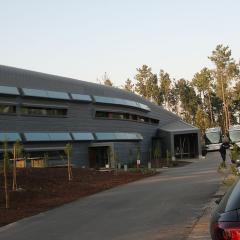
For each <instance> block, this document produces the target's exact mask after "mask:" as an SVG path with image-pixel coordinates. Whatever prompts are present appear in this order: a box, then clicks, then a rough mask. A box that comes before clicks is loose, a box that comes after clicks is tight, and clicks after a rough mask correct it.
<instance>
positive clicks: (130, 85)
mask: <svg viewBox="0 0 240 240" xmlns="http://www.w3.org/2000/svg"><path fill="white" fill-rule="evenodd" d="M123 88H124V89H125V90H126V91H129V92H134V84H133V82H132V80H131V79H130V78H128V79H127V80H126V81H125V84H124V86H123Z"/></svg>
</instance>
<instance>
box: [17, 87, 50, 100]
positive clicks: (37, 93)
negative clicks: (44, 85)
mask: <svg viewBox="0 0 240 240" xmlns="http://www.w3.org/2000/svg"><path fill="white" fill-rule="evenodd" d="M22 91H23V94H24V96H29V97H44V98H48V95H47V91H45V90H37V89H30V88H22Z"/></svg>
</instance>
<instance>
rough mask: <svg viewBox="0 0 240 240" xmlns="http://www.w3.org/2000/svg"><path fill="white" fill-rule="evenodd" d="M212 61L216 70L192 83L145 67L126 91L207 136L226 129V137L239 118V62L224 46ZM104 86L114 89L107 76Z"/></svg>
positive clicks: (202, 73)
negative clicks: (208, 130) (213, 129)
mask: <svg viewBox="0 0 240 240" xmlns="http://www.w3.org/2000/svg"><path fill="white" fill-rule="evenodd" d="M208 59H209V61H211V62H212V63H213V64H214V68H213V69H208V68H207V67H204V68H203V69H201V70H200V71H199V72H197V73H196V74H195V75H194V77H193V79H191V80H187V79H184V78H181V79H174V78H171V76H170V74H169V73H167V72H165V71H164V70H160V71H159V74H156V73H153V72H152V69H151V67H149V66H147V65H143V66H141V67H140V68H137V69H136V70H137V72H136V75H135V77H134V79H133V80H131V79H127V80H126V82H125V85H124V86H122V88H124V89H125V90H127V91H131V92H135V93H137V94H139V95H140V96H142V97H145V98H146V99H148V100H150V101H152V102H155V103H156V104H158V105H161V106H163V107H164V108H166V109H167V110H170V111H172V112H174V113H176V114H178V115H179V116H180V117H181V118H182V119H183V120H185V121H187V122H188V123H190V124H193V125H195V126H197V127H199V128H200V129H201V131H202V132H203V133H204V131H205V129H206V128H209V127H214V126H220V127H222V129H223V132H224V133H226V132H227V130H228V129H229V126H230V125H232V124H237V121H238V117H239V110H240V81H239V77H240V74H239V62H237V61H236V60H235V59H234V58H233V57H232V52H231V50H230V48H229V47H228V46H223V45H218V46H217V47H216V49H215V50H213V51H212V54H211V55H210V56H209V57H208ZM101 82H102V83H103V84H105V85H109V86H113V82H112V81H111V80H110V78H109V77H108V75H107V74H106V73H105V75H104V77H103V79H102V81H101Z"/></svg>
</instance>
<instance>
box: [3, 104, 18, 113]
mask: <svg viewBox="0 0 240 240" xmlns="http://www.w3.org/2000/svg"><path fill="white" fill-rule="evenodd" d="M8 113H11V114H15V113H16V106H14V105H5V104H0V114H8Z"/></svg>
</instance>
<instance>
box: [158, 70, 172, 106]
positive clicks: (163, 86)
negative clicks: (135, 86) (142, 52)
mask: <svg viewBox="0 0 240 240" xmlns="http://www.w3.org/2000/svg"><path fill="white" fill-rule="evenodd" d="M159 81H160V93H161V95H162V100H163V104H164V106H165V108H166V109H168V110H169V93H170V90H171V88H170V87H171V79H170V76H169V74H168V73H167V72H164V71H163V70H160V78H159Z"/></svg>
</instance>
